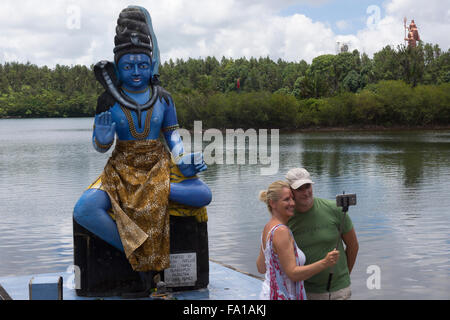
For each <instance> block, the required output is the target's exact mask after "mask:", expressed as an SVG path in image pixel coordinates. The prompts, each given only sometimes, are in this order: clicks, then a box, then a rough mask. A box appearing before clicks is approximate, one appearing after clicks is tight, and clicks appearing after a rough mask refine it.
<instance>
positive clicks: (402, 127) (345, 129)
mask: <svg viewBox="0 0 450 320" xmlns="http://www.w3.org/2000/svg"><path fill="white" fill-rule="evenodd" d="M84 118H94V116H92V117H42V118H27V117H0V120H39V119H41V120H42V119H84ZM196 121H201V120H196ZM181 128H182V129H185V128H183V127H181ZM208 129H217V128H208ZM208 129H204V128H203V130H202V131H203V132H205V131H206V130H208ZM227 129H232V130H238V129H242V130H244V131H246V130H248V129H255V130H260V129H267V130H276V129H278V130H280V133H310V132H370V131H372V132H387V131H431V130H436V131H440V130H450V124H448V125H424V126H406V125H393V126H390V127H385V126H381V125H365V126H358V125H350V126H346V127H336V126H334V127H321V126H316V127H306V128H297V129H281V128H247V129H244V128H220V129H219V130H220V131H222V132H224V131H225V130H227ZM187 130H188V131H189V132H194V129H187Z"/></svg>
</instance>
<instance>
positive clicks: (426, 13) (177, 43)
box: [0, 0, 450, 66]
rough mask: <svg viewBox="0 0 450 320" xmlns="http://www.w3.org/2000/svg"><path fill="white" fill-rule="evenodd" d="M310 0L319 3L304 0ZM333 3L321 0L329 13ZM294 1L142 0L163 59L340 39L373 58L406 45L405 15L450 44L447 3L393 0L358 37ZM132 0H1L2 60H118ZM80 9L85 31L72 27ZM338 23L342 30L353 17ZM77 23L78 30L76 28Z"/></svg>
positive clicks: (297, 52) (260, 52)
mask: <svg viewBox="0 0 450 320" xmlns="http://www.w3.org/2000/svg"><path fill="white" fill-rule="evenodd" d="M303 2H304V3H310V4H311V3H316V4H315V5H318V4H317V1H316V2H314V1H312V0H303ZM326 2H328V1H326V0H324V1H320V4H324V10H326ZM296 3H297V4H298V3H299V1H294V0H278V1H272V0H220V1H213V0H198V1H195V2H194V1H187V0H166V1H158V2H156V1H150V0H142V1H138V2H137V4H138V5H141V6H144V7H146V8H147V9H148V10H149V12H150V14H151V16H152V20H153V27H154V29H155V33H156V35H157V37H158V43H159V46H160V50H161V58H162V60H168V59H169V58H172V59H176V58H183V59H187V58H188V57H193V58H198V57H206V56H216V57H217V58H218V59H220V58H221V57H222V56H230V57H233V58H239V57H243V56H245V57H247V58H249V57H251V56H253V57H260V56H270V57H271V58H272V59H274V60H276V59H278V58H282V59H284V60H289V61H299V60H301V59H304V60H306V61H308V62H311V60H312V59H313V58H314V57H316V56H317V55H320V54H324V53H334V52H335V48H336V42H337V41H339V42H347V43H349V44H350V49H354V48H357V49H359V50H360V51H364V52H367V53H368V54H369V55H371V54H373V53H374V52H376V51H378V50H380V49H381V48H383V47H384V46H385V45H387V44H391V45H397V44H400V43H403V37H404V30H403V20H402V19H403V16H404V15H406V16H407V17H408V18H409V19H410V18H414V19H415V21H416V23H417V25H418V27H419V32H420V35H421V37H422V39H423V40H424V41H425V42H432V43H438V44H439V45H440V46H441V48H443V49H444V50H446V49H448V47H449V43H450V37H448V36H447V35H448V34H449V20H450V10H449V9H448V6H447V5H446V4H445V1H439V0H428V1H426V2H419V3H418V2H417V1H413V0H388V1H386V2H385V16H384V17H380V20H379V21H378V23H376V24H375V25H374V27H373V28H369V27H366V28H364V29H363V30H359V31H358V32H357V33H355V34H347V35H345V34H340V35H339V34H335V33H334V32H333V31H332V29H331V27H330V25H329V24H328V22H321V21H313V20H311V19H310V18H308V17H307V16H305V15H302V14H295V15H291V16H281V15H280V14H279V12H280V11H281V10H283V9H285V8H288V7H289V6H291V5H294V4H296ZM129 4H130V3H129V1H126V0H117V1H106V0H99V1H88V0H66V1H50V0H42V1H40V2H39V4H38V3H37V2H36V1H31V0H22V1H12V0H2V2H1V3H0V28H1V30H2V33H1V34H0V62H2V61H4V60H7V61H20V62H26V61H30V62H32V63H35V64H38V65H44V64H46V65H49V66H54V65H55V64H57V63H59V64H66V65H72V64H86V65H90V64H92V63H95V62H97V61H98V60H101V59H109V60H111V59H112V58H113V54H112V49H113V43H114V40H113V39H114V33H115V31H114V30H115V26H116V20H117V17H118V14H119V12H120V11H121V9H123V8H125V7H126V6H128V5H129ZM69 8H72V9H73V8H79V16H80V17H79V18H80V21H79V22H80V23H79V26H80V28H79V29H78V28H73V26H74V25H75V26H76V24H73V20H70V19H74V15H75V19H76V14H77V11H76V10H75V11H74V10H68V9H69ZM412 8H414V9H412ZM352 18H353V17H349V19H348V20H342V21H338V22H337V24H336V25H337V26H338V28H339V29H340V31H341V32H343V31H345V28H346V27H348V25H347V22H346V21H351V19H352ZM71 25H72V28H71V27H70V26H71Z"/></svg>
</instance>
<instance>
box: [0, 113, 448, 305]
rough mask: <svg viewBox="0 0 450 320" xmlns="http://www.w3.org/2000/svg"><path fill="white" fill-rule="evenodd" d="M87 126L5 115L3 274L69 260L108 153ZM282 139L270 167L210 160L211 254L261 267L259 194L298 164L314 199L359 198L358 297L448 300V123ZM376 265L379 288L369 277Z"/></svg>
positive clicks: (0, 141)
mask: <svg viewBox="0 0 450 320" xmlns="http://www.w3.org/2000/svg"><path fill="white" fill-rule="evenodd" d="M92 124H93V119H33V120H22V119H21V120H15V119H7V120H0V277H4V276H12V275H27V274H32V273H41V272H42V273H43V272H55V271H64V270H66V269H67V268H68V267H69V266H70V265H72V263H73V251H72V245H73V241H72V210H73V207H74V205H75V203H76V201H77V199H78V198H79V196H80V195H81V194H82V192H83V191H84V189H85V188H86V187H87V186H88V185H89V184H90V183H91V182H92V181H93V180H94V179H95V178H96V177H97V176H98V174H99V173H100V172H101V171H102V169H103V167H104V165H105V163H106V161H107V159H108V156H109V154H110V153H108V154H100V153H97V152H96V151H95V150H94V149H93V147H92V145H91V130H92ZM279 141H280V144H279V170H278V173H277V174H275V175H272V176H264V175H261V171H260V169H261V168H262V167H267V166H266V165H260V164H257V165H249V164H241V165H237V164H233V165H226V164H223V165H219V164H214V165H210V166H209V168H208V170H207V171H206V172H204V173H202V174H201V178H202V179H203V180H204V181H205V182H206V183H207V184H208V185H209V186H210V188H211V190H212V192H213V201H212V203H211V205H210V206H209V207H208V215H209V223H208V232H209V250H210V257H211V258H212V259H214V260H217V261H220V262H223V263H226V264H229V265H232V266H234V267H236V268H238V269H240V270H243V271H246V272H250V273H253V274H257V271H256V266H255V261H256V257H257V255H258V250H259V243H260V234H261V230H262V228H263V226H264V224H265V223H266V222H267V221H268V219H269V213H268V212H267V209H266V207H265V205H264V204H263V203H262V202H259V201H258V199H257V198H258V193H259V191H260V190H262V189H264V188H266V187H267V186H268V185H269V184H270V183H271V182H273V181H275V180H278V179H283V177H284V174H285V173H286V172H287V171H288V170H289V169H290V168H292V167H298V166H303V167H305V168H307V169H308V170H309V171H310V173H311V174H312V176H313V179H314V181H315V185H314V194H315V195H316V196H318V197H323V198H329V199H333V198H334V197H335V196H336V194H339V193H342V191H344V190H345V191H346V192H347V193H356V194H357V196H358V204H357V206H355V207H351V208H350V210H349V214H350V217H351V218H352V221H353V224H354V226H355V230H356V233H357V236H358V240H359V244H360V250H359V254H358V258H357V261H356V265H355V267H354V269H353V272H352V275H351V278H352V291H353V298H354V299H449V298H450V130H441V131H408V132H406V131H402V132H326V133H325V132H322V133H293V134H280V137H279ZM269 151H270V149H269ZM373 270H379V271H380V273H379V275H380V287H379V288H373V286H370V284H373V283H374V282H372V281H371V280H372V279H373V277H374V275H375V274H373ZM368 280H369V281H368ZM367 282H369V286H368V284H367ZM370 288H372V289H370Z"/></svg>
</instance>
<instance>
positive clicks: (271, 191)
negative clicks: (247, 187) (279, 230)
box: [259, 180, 290, 213]
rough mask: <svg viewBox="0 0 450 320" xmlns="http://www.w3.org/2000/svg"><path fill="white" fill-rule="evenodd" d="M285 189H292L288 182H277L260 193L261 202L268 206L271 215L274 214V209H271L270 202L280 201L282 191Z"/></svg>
mask: <svg viewBox="0 0 450 320" xmlns="http://www.w3.org/2000/svg"><path fill="white" fill-rule="evenodd" d="M283 188H288V189H289V188H290V187H289V184H288V183H287V182H286V181H281V180H279V181H275V182H273V183H272V184H271V185H270V186H269V188H267V190H263V191H260V192H259V200H261V201H262V202H264V203H265V204H266V205H267V209H269V211H270V213H272V208H271V207H270V203H269V200H272V201H278V200H279V199H280V195H281V190H283Z"/></svg>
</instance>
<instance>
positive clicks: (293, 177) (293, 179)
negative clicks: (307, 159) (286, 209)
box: [286, 168, 314, 189]
mask: <svg viewBox="0 0 450 320" xmlns="http://www.w3.org/2000/svg"><path fill="white" fill-rule="evenodd" d="M286 179H287V181H288V183H289V185H290V186H291V188H292V189H298V188H300V187H301V186H302V185H304V184H306V183H311V184H314V182H312V180H311V176H310V174H309V172H308V171H307V170H306V169H305V168H294V169H291V170H289V171H288V173H286Z"/></svg>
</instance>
